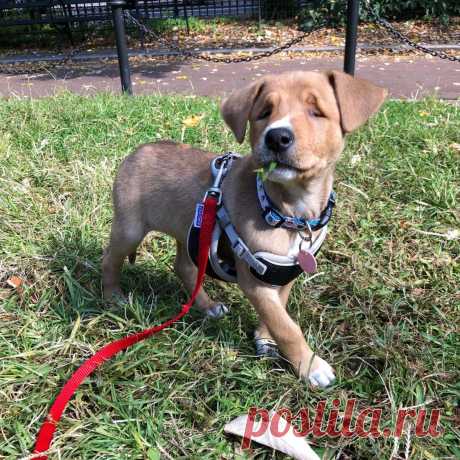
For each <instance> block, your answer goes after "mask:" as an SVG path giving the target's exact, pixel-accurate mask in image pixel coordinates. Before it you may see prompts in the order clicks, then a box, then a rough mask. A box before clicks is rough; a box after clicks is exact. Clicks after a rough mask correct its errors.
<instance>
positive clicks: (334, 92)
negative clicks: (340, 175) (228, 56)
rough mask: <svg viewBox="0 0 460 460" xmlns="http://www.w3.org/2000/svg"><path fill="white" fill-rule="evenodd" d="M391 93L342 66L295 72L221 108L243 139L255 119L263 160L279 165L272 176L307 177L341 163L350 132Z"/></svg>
mask: <svg viewBox="0 0 460 460" xmlns="http://www.w3.org/2000/svg"><path fill="white" fill-rule="evenodd" d="M386 94H387V92H386V90H384V89H383V88H380V87H378V86H375V85H373V84H371V83H369V82H368V81H366V80H361V79H357V78H353V77H351V76H349V75H347V74H345V73H343V72H339V71H332V72H327V73H316V72H289V73H284V74H280V75H271V76H267V77H264V78H262V79H260V80H258V81H256V82H254V83H252V84H251V85H249V86H247V87H246V88H243V89H241V90H237V91H235V92H234V93H232V94H231V95H230V96H229V97H228V98H227V99H226V100H225V101H224V102H223V104H222V107H221V111H222V116H223V118H224V120H225V122H226V123H227V125H228V126H229V127H230V129H231V130H232V131H233V133H234V135H235V137H236V139H237V140H238V142H240V143H241V142H243V140H244V137H245V134H246V126H247V124H248V123H249V125H250V142H251V147H252V152H253V155H254V157H255V160H256V162H257V164H258V165H260V166H267V165H269V164H270V163H272V162H276V164H277V167H276V168H275V169H274V170H273V171H272V172H271V173H270V175H269V176H268V179H269V180H273V181H276V182H290V181H302V180H304V179H308V178H311V177H314V176H317V175H318V174H320V173H321V171H323V170H325V169H327V168H330V167H331V166H333V164H335V162H336V161H337V158H338V156H339V155H340V153H341V151H342V150H343V146H344V136H345V134H346V133H349V132H350V131H353V130H355V129H356V128H358V127H359V126H361V125H362V124H363V123H365V122H366V120H367V119H368V118H369V117H370V116H371V115H372V114H373V113H374V112H376V111H377V110H378V108H379V107H380V105H381V104H382V102H383V100H384V99H385V97H386Z"/></svg>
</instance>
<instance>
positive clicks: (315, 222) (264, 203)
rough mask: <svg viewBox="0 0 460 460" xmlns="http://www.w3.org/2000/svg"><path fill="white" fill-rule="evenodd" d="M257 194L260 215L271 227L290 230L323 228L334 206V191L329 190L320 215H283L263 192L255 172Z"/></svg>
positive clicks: (262, 185) (259, 178)
mask: <svg viewBox="0 0 460 460" xmlns="http://www.w3.org/2000/svg"><path fill="white" fill-rule="evenodd" d="M256 177H257V179H256V180H257V196H258V197H259V203H260V207H261V208H262V211H263V212H262V217H263V218H264V219H265V222H267V224H268V225H271V226H272V227H284V228H289V229H291V230H298V231H301V230H306V231H308V232H310V231H316V230H319V229H320V228H323V227H324V226H325V225H327V223H328V222H329V220H330V219H331V217H332V209H333V208H334V206H335V198H336V194H335V192H331V194H330V195H329V200H328V202H327V205H326V207H325V208H324V209H323V212H322V213H321V215H320V216H319V217H318V218H316V219H306V218H305V217H298V216H284V215H283V214H281V212H280V211H278V210H277V209H276V208H275V207H274V205H273V203H272V201H271V200H270V198H269V197H268V195H267V193H266V192H265V188H264V184H263V181H262V178H261V177H260V175H259V174H257V176H256Z"/></svg>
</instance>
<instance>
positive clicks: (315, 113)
mask: <svg viewBox="0 0 460 460" xmlns="http://www.w3.org/2000/svg"><path fill="white" fill-rule="evenodd" d="M308 114H309V115H310V116H312V117H317V118H324V115H323V114H322V113H321V112H320V111H319V110H317V109H310V110H309V111H308Z"/></svg>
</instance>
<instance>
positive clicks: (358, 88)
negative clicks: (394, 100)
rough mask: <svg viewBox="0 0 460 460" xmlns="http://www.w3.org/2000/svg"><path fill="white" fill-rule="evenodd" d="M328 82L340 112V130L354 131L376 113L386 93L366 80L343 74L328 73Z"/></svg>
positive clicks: (337, 72)
mask: <svg viewBox="0 0 460 460" xmlns="http://www.w3.org/2000/svg"><path fill="white" fill-rule="evenodd" d="M328 76H329V81H330V83H331V85H332V87H333V88H334V92H335V97H336V99H337V104H338V106H339V110H340V118H341V123H342V129H343V131H344V132H345V133H349V132H350V131H354V130H355V129H356V128H359V127H360V126H361V125H363V124H364V123H365V122H366V121H367V120H368V119H369V117H370V116H371V115H372V114H374V113H375V112H377V110H378V109H379V107H380V106H381V105H382V102H383V101H384V100H385V98H386V96H387V94H388V91H387V90H386V89H385V88H381V87H380V86H376V85H374V84H372V83H370V82H368V81H367V80H362V79H360V78H355V77H352V76H350V75H348V74H346V73H344V72H339V71H338V70H333V71H332V72H329V74H328Z"/></svg>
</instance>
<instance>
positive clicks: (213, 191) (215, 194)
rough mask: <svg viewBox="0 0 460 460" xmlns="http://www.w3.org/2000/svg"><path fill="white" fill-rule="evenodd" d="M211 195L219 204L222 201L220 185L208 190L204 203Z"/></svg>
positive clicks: (218, 204)
mask: <svg viewBox="0 0 460 460" xmlns="http://www.w3.org/2000/svg"><path fill="white" fill-rule="evenodd" d="M209 196H212V197H213V198H216V199H217V206H220V204H221V203H222V190H221V189H220V188H219V187H211V188H208V190H206V193H205V194H204V198H203V203H204V202H205V201H206V200H207V199H208V197H209Z"/></svg>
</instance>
